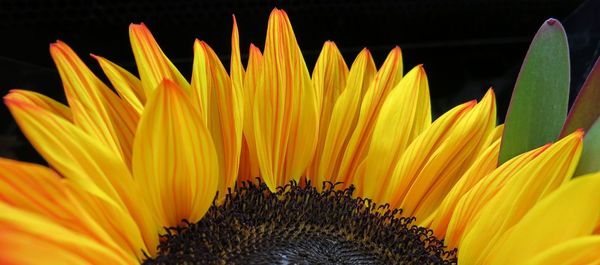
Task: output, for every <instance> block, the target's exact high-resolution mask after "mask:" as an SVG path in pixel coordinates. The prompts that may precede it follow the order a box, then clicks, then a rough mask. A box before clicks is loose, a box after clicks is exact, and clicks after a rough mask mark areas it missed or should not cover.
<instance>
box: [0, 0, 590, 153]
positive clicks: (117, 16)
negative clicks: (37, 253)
mask: <svg viewBox="0 0 600 265" xmlns="http://www.w3.org/2000/svg"><path fill="white" fill-rule="evenodd" d="M599 2H600V0H591V1H580V0H572V1H567V0H529V1H505V0H487V1H445V0H435V1H433V0H399V1H393V0H373V1H352V0H351V1H316V0H310V1H281V2H280V1H276V2H272V1H257V0H255V1H250V0H248V1H232V0H211V1H198V0H196V1H180V0H172V1H141V0H137V1H107V0H95V1H66V0H62V1H42V0H24V1H0V32H1V33H2V35H1V36H2V37H1V38H2V41H0V70H1V72H0V94H2V95H4V94H6V93H7V92H8V90H9V89H11V88H23V89H29V90H35V91H39V92H41V93H43V94H46V95H48V96H50V97H52V98H55V99H58V100H60V101H63V102H64V96H63V94H62V93H63V92H62V87H61V83H60V80H59V78H58V73H57V72H56V70H55V68H54V65H53V62H52V60H51V58H50V56H49V53H48V45H49V44H50V43H52V42H54V41H55V40H57V39H60V40H62V41H65V42H66V43H68V44H69V45H70V46H71V47H72V48H73V49H75V50H76V52H77V53H78V54H79V55H80V56H81V57H82V58H83V59H84V61H86V62H87V63H88V65H89V66H90V67H91V68H92V69H93V70H95V72H96V73H97V74H98V75H99V76H101V77H102V78H103V75H102V74H101V71H99V68H98V67H97V66H96V64H95V61H94V60H93V59H91V58H89V56H87V55H86V54H88V53H94V54H98V55H102V56H104V57H106V58H108V59H110V60H112V61H114V62H116V63H118V64H120V65H121V66H124V67H125V68H127V69H128V70H130V71H132V72H133V73H137V71H136V70H135V67H134V65H135V62H134V60H133V55H132V53H131V48H130V46H129V39H128V25H129V23H131V22H135V23H137V22H145V23H146V25H147V26H148V27H149V28H150V30H151V31H152V33H153V34H154V36H155V38H156V39H157V41H158V42H159V44H160V45H161V47H162V49H163V51H164V52H165V53H166V54H167V56H168V57H169V58H170V59H171V60H172V61H173V62H174V63H175V64H176V65H177V66H178V67H179V69H180V70H181V71H182V72H183V73H184V74H185V75H186V76H188V77H189V76H190V75H189V73H190V72H191V68H192V67H191V62H192V56H193V54H192V44H193V41H194V39H195V38H198V39H201V40H204V41H206V42H208V43H209V45H211V47H212V48H213V49H215V51H216V52H217V53H218V54H219V55H220V57H221V60H222V61H223V63H225V64H228V62H229V55H230V36H231V26H232V19H231V14H235V15H236V18H237V21H238V26H239V29H240V40H241V46H242V56H243V60H244V62H245V58H246V56H247V50H248V45H249V43H251V42H252V43H254V44H256V45H258V46H259V47H262V46H263V43H264V36H265V31H266V25H267V19H268V15H269V13H270V12H271V9H272V8H273V7H279V8H283V9H285V10H286V11H287V12H288V14H289V16H290V19H291V21H292V24H293V26H294V30H295V33H296V37H297V39H298V42H299V44H300V47H301V49H302V50H303V53H304V56H305V59H306V61H307V65H308V67H309V71H311V72H312V67H313V65H314V62H315V60H316V57H317V56H318V52H319V51H320V49H321V46H322V44H323V42H324V41H325V40H333V41H335V42H336V44H337V46H338V47H339V48H340V49H341V51H342V53H343V55H344V57H345V58H346V63H347V64H348V65H350V64H351V63H352V60H353V58H354V56H355V55H356V54H357V53H358V52H359V51H360V50H361V49H362V48H363V47H368V48H369V49H370V50H371V52H372V53H373V55H374V57H375V60H376V63H377V65H378V66H379V65H380V64H381V63H382V62H383V60H384V59H385V56H386V54H387V52H388V51H389V50H391V49H392V48H393V47H394V46H395V45H399V46H400V47H401V48H402V51H403V56H404V69H405V71H408V70H410V68H412V67H413V66H415V65H417V64H421V63H422V64H424V66H425V70H426V72H427V74H428V77H429V84H430V90H431V96H432V104H433V111H434V115H439V114H440V113H441V112H443V111H445V110H448V109H449V108H451V107H452V106H454V105H456V104H458V103H461V102H464V101H467V100H470V99H473V98H480V97H481V96H482V95H483V94H484V92H485V91H486V90H487V89H488V88H489V87H494V89H495V91H496V93H497V95H498V113H499V114H498V115H499V119H500V120H502V119H503V117H504V115H505V110H506V108H507V106H508V100H509V98H510V94H511V92H512V87H513V85H514V82H515V79H516V75H517V73H518V70H519V67H520V64H521V62H522V59H523V57H524V56H525V53H526V51H527V47H528V44H529V42H530V41H531V39H532V37H533V35H534V34H535V32H536V31H537V29H538V28H539V26H540V25H541V24H542V23H543V22H544V21H545V20H546V19H547V18H549V17H554V18H557V19H559V20H560V21H561V22H563V24H564V25H565V28H566V30H567V34H568V36H569V44H570V49H571V62H572V77H571V83H572V90H576V89H577V88H579V86H580V85H581V83H582V82H583V79H584V78H585V75H586V74H587V72H588V71H589V69H590V68H591V66H592V63H593V61H594V60H595V59H596V58H597V56H598V51H599V44H600V20H599V19H600V18H599V17H598V16H599V15H600V3H599ZM581 5H583V7H582V6H581ZM574 95H575V91H573V92H572V96H574ZM0 125H1V126H0V156H2V157H10V158H17V159H20V160H26V161H36V162H41V159H40V158H39V157H38V156H37V155H36V154H35V151H34V150H33V149H32V148H31V147H30V146H29V145H28V144H27V142H26V140H25V139H24V138H23V136H22V135H21V134H20V133H19V129H18V128H17V126H16V124H15V123H14V121H13V119H12V117H10V114H9V112H8V111H7V109H6V108H5V107H4V106H3V105H2V106H1V107H0Z"/></svg>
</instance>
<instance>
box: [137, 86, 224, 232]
mask: <svg viewBox="0 0 600 265" xmlns="http://www.w3.org/2000/svg"><path fill="white" fill-rule="evenodd" d="M218 165H219V164H218V161H217V153H216V151H215V147H214V144H213V141H212V138H211V136H210V133H209V131H208V129H207V128H206V126H205V125H204V121H203V120H202V118H201V117H200V115H199V114H198V112H197V109H196V108H195V107H194V106H193V105H192V102H191V101H190V100H189V99H188V97H187V95H186V94H185V93H184V91H183V89H182V88H180V87H179V86H178V85H177V84H176V83H174V82H172V81H170V80H167V79H165V80H164V81H163V83H162V84H161V85H160V86H159V87H158V88H157V89H156V91H155V93H154V94H153V95H152V96H151V97H150V99H149V100H148V102H147V104H146V108H145V109H144V113H143V114H142V119H141V120H140V124H139V126H138V130H137V133H136V137H135V142H134V150H133V173H134V177H135V180H136V182H138V183H139V185H140V187H141V188H142V189H144V191H145V193H144V196H145V197H146V199H147V202H148V203H149V207H150V208H151V209H152V210H153V211H154V212H155V213H156V215H157V217H158V221H159V225H160V226H163V227H164V226H167V227H173V226H177V225H179V224H180V223H181V221H182V220H183V219H186V220H188V221H190V222H196V221H198V220H199V219H200V218H202V216H203V215H204V214H205V213H206V211H207V210H208V208H209V207H210V205H211V203H212V202H213V199H214V197H215V194H216V191H217V185H218V183H219V179H218V178H219V168H218ZM173 191H177V192H173Z"/></svg>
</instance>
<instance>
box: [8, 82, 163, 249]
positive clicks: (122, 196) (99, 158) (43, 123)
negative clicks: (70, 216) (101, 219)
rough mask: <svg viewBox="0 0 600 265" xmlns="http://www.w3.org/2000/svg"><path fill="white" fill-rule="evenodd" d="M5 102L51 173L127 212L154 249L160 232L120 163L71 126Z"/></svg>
mask: <svg viewBox="0 0 600 265" xmlns="http://www.w3.org/2000/svg"><path fill="white" fill-rule="evenodd" d="M4 101H5V103H6V105H7V106H8V108H9V110H10V111H11V113H12V114H13V116H14V117H15V120H16V121H17V123H18V124H19V126H20V127H21V130H22V131H23V133H24V134H25V135H26V136H27V138H28V139H29V141H30V142H31V143H32V145H33V146H34V147H35V148H36V150H37V151H38V152H39V153H40V154H41V155H42V156H43V157H44V159H46V161H48V163H49V164H50V165H51V166H52V167H53V168H55V169H56V170H57V171H58V172H59V173H61V175H63V176H64V177H65V178H67V179H68V180H69V181H70V182H71V183H73V185H74V186H76V187H77V188H78V189H81V190H84V191H86V192H89V193H90V194H92V195H94V196H96V197H97V198H99V199H100V200H102V201H103V202H104V203H106V204H108V205H110V206H111V207H115V208H117V209H119V210H121V211H123V212H125V213H126V216H125V217H124V218H133V220H135V222H133V221H132V222H133V223H136V224H137V226H138V227H139V228H136V229H137V230H139V233H140V234H141V236H142V237H143V240H144V242H145V244H146V246H147V248H148V249H149V250H150V251H153V250H154V249H155V247H156V246H157V244H158V227H156V225H155V223H154V220H153V219H152V216H151V213H150V211H149V209H147V207H146V205H145V202H144V201H143V199H142V198H141V195H140V191H139V190H138V187H137V186H136V185H135V183H134V182H133V179H132V177H131V173H130V172H129V169H128V168H127V166H126V165H125V164H124V163H123V161H122V160H120V159H119V158H117V157H115V156H114V153H113V152H111V151H110V150H109V149H108V148H106V147H105V146H104V145H102V144H101V143H98V141H96V140H95V139H93V138H92V137H90V136H89V135H87V134H86V133H84V132H83V131H82V130H80V129H79V128H77V127H75V126H74V125H73V124H71V123H69V122H68V121H67V120H64V119H62V118H61V117H59V116H56V115H54V114H52V113H51V112H48V111H46V110H44V109H41V108H39V107H36V106H33V105H29V104H28V103H27V102H21V101H19V100H18V98H13V97H12V96H11V95H10V94H9V95H8V96H6V97H5V98H4ZM131 233H132V235H134V234H136V231H135V230H132V231H131ZM132 237H133V236H132Z"/></svg>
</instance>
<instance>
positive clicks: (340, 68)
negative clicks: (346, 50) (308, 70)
mask: <svg viewBox="0 0 600 265" xmlns="http://www.w3.org/2000/svg"><path fill="white" fill-rule="evenodd" d="M347 78H348V66H346V62H344V58H343V57H342V54H341V53H340V51H339V50H338V48H337V47H336V46H335V43H333V42H331V41H328V42H325V45H323V49H322V50H321V54H320V55H319V58H318V59H317V64H316V65H315V69H314V70H313V74H312V84H313V87H314V88H315V90H316V91H317V103H318V104H319V105H320V106H319V107H318V109H320V110H321V113H320V115H319V121H320V124H319V137H318V142H317V149H316V150H315V154H314V155H313V160H312V163H311V165H310V167H309V168H308V169H307V172H306V173H307V177H309V178H311V179H315V180H316V181H318V182H317V183H320V182H322V177H323V176H317V175H318V174H319V173H318V171H319V162H320V161H321V154H322V153H323V147H324V145H325V137H326V135H327V128H329V123H330V121H331V114H332V112H333V106H334V104H335V102H336V101H337V99H338V97H339V96H340V94H341V93H342V92H343V91H344V88H345V87H346V79H347Z"/></svg>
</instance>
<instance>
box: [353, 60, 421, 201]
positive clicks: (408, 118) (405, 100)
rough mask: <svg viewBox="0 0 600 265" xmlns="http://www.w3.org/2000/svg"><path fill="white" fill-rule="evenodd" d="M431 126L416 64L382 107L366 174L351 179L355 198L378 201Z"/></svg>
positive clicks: (419, 69) (368, 157)
mask: <svg viewBox="0 0 600 265" xmlns="http://www.w3.org/2000/svg"><path fill="white" fill-rule="evenodd" d="M430 125H431V106H430V103H429V85H428V83H427V76H426V75H425V70H424V69H423V67H422V66H420V65H419V66H417V67H415V68H413V69H412V70H411V71H410V72H409V73H408V74H406V76H405V77H404V78H403V79H402V80H401V81H400V83H398V85H397V86H396V88H394V90H392V91H391V92H390V94H389V95H388V97H387V99H386V100H385V102H384V103H383V106H382V107H381V111H380V113H379V117H377V121H376V124H375V128H374V130H373V139H372V140H371V144H370V146H369V151H368V155H367V157H366V158H365V161H364V162H363V163H364V167H365V175H363V176H357V179H355V180H353V182H354V183H355V184H356V187H357V191H358V194H357V196H362V197H367V198H372V199H373V200H375V201H379V200H380V199H381V197H383V195H384V192H385V188H386V187H387V186H388V184H389V180H390V178H389V176H390V175H391V174H392V172H393V171H394V167H395V166H396V164H397V162H398V159H399V158H400V157H401V155H402V153H404V150H405V149H406V148H407V147H408V145H409V144H410V143H411V142H412V141H413V140H414V139H415V138H416V137H417V136H418V135H419V134H421V132H422V131H423V130H425V129H426V128H427V127H429V126H430Z"/></svg>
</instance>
